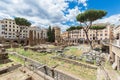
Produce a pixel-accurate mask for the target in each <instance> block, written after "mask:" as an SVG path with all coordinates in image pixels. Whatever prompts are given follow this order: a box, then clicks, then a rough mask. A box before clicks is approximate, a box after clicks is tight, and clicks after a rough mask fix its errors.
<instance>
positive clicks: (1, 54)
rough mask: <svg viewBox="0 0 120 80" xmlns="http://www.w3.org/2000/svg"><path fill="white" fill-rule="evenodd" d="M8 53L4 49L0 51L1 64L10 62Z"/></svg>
mask: <svg viewBox="0 0 120 80" xmlns="http://www.w3.org/2000/svg"><path fill="white" fill-rule="evenodd" d="M8 61H9V60H8V53H6V50H5V49H4V48H1V49H0V63H6V62H8Z"/></svg>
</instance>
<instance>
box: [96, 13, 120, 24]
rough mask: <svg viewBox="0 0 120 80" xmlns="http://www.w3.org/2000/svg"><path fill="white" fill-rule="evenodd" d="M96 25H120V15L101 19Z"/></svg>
mask: <svg viewBox="0 0 120 80" xmlns="http://www.w3.org/2000/svg"><path fill="white" fill-rule="evenodd" d="M94 23H110V24H114V25H120V14H116V15H112V16H110V17H106V18H103V19H99V20H97V21H95V22H94Z"/></svg>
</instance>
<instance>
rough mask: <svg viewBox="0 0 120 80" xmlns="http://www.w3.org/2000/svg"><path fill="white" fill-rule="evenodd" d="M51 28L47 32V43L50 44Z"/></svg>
mask: <svg viewBox="0 0 120 80" xmlns="http://www.w3.org/2000/svg"><path fill="white" fill-rule="evenodd" d="M51 32H52V31H51V26H49V28H48V31H47V36H48V42H51Z"/></svg>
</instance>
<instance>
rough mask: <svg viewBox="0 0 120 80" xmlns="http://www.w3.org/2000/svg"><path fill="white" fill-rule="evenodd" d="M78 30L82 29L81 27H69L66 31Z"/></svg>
mask: <svg viewBox="0 0 120 80" xmlns="http://www.w3.org/2000/svg"><path fill="white" fill-rule="evenodd" d="M79 29H82V27H81V26H71V27H69V28H68V29H67V30H66V31H72V30H79Z"/></svg>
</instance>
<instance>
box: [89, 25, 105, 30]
mask: <svg viewBox="0 0 120 80" xmlns="http://www.w3.org/2000/svg"><path fill="white" fill-rule="evenodd" d="M105 28H106V27H105V26H91V27H90V29H93V30H102V29H105Z"/></svg>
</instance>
